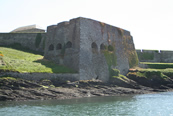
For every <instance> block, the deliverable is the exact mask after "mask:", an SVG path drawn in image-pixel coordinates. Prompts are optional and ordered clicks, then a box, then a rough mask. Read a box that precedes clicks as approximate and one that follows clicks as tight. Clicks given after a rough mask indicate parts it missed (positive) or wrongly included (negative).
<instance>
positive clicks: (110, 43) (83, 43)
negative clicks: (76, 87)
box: [79, 18, 138, 81]
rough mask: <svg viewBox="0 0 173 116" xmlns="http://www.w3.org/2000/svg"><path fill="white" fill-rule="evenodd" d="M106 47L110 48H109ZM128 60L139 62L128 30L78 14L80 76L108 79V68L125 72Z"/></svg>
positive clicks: (82, 77) (128, 64)
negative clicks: (110, 48) (80, 16)
mask: <svg viewBox="0 0 173 116" xmlns="http://www.w3.org/2000/svg"><path fill="white" fill-rule="evenodd" d="M94 46H95V47H94ZM103 46H104V47H103ZM109 47H112V48H113V50H112V51H109ZM107 49H108V51H107ZM132 59H133V60H134V61H132ZM114 60H115V61H114ZM131 62H133V64H134V65H137V64H138V58H137V55H136V51H135V48H134V44H133V39H132V37H131V35H130V32H128V31H126V30H123V29H120V28H117V27H114V26H111V25H108V24H105V23H102V22H98V21H95V20H91V19H86V18H80V64H79V72H80V79H82V80H83V79H84V80H85V79H92V78H98V79H101V80H104V81H107V80H109V76H110V75H109V74H110V70H111V68H116V69H119V70H120V73H121V74H126V73H127V72H128V69H129V68H130V67H131V66H130V64H132V63H131Z"/></svg>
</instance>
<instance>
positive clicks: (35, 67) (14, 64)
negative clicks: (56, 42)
mask: <svg viewBox="0 0 173 116" xmlns="http://www.w3.org/2000/svg"><path fill="white" fill-rule="evenodd" d="M0 51H1V52H2V53H3V55H4V56H3V58H2V59H0V60H3V62H5V65H1V64H0V70H10V71H18V72H46V73H75V71H73V70H72V69H70V68H67V67H65V66H62V65H57V64H55V63H53V62H51V61H48V60H45V59H43V56H42V55H38V54H34V53H29V52H23V51H20V50H16V49H12V48H7V47H0Z"/></svg>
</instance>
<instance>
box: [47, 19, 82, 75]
mask: <svg viewBox="0 0 173 116" xmlns="http://www.w3.org/2000/svg"><path fill="white" fill-rule="evenodd" d="M79 35H80V34H79V21H78V20H71V21H70V22H62V23H59V24H58V25H52V26H49V27H48V28H47V41H46V47H45V52H44V58H45V59H49V60H53V61H54V62H56V63H58V64H62V65H66V66H68V67H70V68H72V69H74V70H76V71H77V72H78V70H79V43H80V40H79Z"/></svg>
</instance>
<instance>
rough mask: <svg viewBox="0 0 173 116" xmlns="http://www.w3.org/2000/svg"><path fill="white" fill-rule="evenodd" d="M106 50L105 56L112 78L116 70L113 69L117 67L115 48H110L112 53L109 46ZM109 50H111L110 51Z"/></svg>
mask: <svg viewBox="0 0 173 116" xmlns="http://www.w3.org/2000/svg"><path fill="white" fill-rule="evenodd" d="M105 48H106V49H105V50H104V51H103V52H104V56H105V59H106V62H107V65H108V70H109V73H110V77H111V76H112V75H113V74H114V73H113V72H114V70H113V69H112V67H115V66H116V65H117V57H116V55H115V49H114V47H113V46H112V47H110V48H111V51H110V50H109V49H110V48H109V47H108V46H105ZM108 48H109V49H108Z"/></svg>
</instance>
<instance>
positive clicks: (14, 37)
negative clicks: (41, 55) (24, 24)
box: [0, 33, 46, 52]
mask: <svg viewBox="0 0 173 116" xmlns="http://www.w3.org/2000/svg"><path fill="white" fill-rule="evenodd" d="M38 34H39V33H0V45H11V44H16V43H17V44H20V45H21V46H23V47H26V48H29V49H31V50H34V51H39V52H44V42H45V39H46V33H40V34H41V41H40V43H38V44H39V45H38V47H36V43H35V42H36V37H37V36H38Z"/></svg>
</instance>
